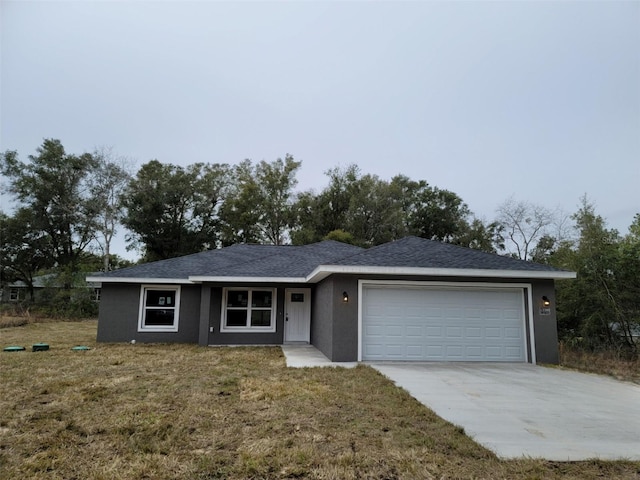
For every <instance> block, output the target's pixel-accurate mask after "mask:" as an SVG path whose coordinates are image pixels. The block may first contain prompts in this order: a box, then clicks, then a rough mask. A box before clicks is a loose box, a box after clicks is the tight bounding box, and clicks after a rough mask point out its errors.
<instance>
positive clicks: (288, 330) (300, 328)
mask: <svg viewBox="0 0 640 480" xmlns="http://www.w3.org/2000/svg"><path fill="white" fill-rule="evenodd" d="M284 296H285V301H284V341H285V342H305V343H309V335H310V331H311V289H310V288H287V289H286V290H285V291H284Z"/></svg>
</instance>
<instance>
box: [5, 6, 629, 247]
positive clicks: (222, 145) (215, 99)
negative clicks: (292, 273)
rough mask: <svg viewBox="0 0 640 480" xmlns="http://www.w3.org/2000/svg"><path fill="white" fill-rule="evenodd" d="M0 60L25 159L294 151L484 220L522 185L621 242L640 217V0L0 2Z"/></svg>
mask: <svg viewBox="0 0 640 480" xmlns="http://www.w3.org/2000/svg"><path fill="white" fill-rule="evenodd" d="M0 55H1V56H0V151H2V152H4V151H6V150H17V151H18V153H19V155H20V158H21V159H22V160H27V158H28V156H29V155H33V154H35V151H36V148H38V147H39V146H40V145H41V144H42V141H43V139H45V138H56V139H59V140H60V141H61V142H62V144H63V145H64V146H65V149H66V150H67V152H68V153H76V154H80V153H83V152H87V151H88V152H90V151H93V150H94V149H95V148H99V147H112V148H113V151H114V152H115V153H116V154H117V155H122V156H125V157H128V158H129V159H131V160H132V161H134V162H136V164H137V166H138V167H139V166H140V165H142V164H144V163H146V162H148V161H149V160H152V159H158V160H160V161H161V162H166V163H173V164H178V165H188V164H191V163H195V162H211V163H229V164H235V163H238V162H240V161H242V160H243V159H246V158H249V159H251V160H253V161H255V162H258V161H260V160H266V161H273V160H275V159H277V158H284V156H285V155H286V154H287V153H289V154H291V155H293V156H294V158H295V159H296V160H302V167H301V169H300V171H299V173H298V176H297V178H298V181H299V184H298V187H297V190H300V191H302V190H309V189H313V190H315V191H316V192H318V191H320V190H322V188H324V187H325V186H326V184H327V177H326V176H325V175H324V172H325V171H326V170H328V169H329V168H333V167H335V166H342V167H345V166H347V165H349V164H352V163H355V164H357V165H358V166H359V167H360V169H361V170H362V172H363V173H370V174H375V175H378V176H379V177H380V178H383V179H387V180H388V179H390V178H392V177H393V176H395V175H397V174H403V175H406V176H408V177H410V178H411V179H413V180H426V181H427V182H428V183H429V184H430V185H432V186H436V187H438V188H441V189H447V190H451V191H453V192H455V193H456V194H458V195H459V196H460V197H461V198H462V199H463V200H464V201H465V202H466V203H467V204H468V205H469V207H470V209H471V210H472V211H473V212H474V213H475V214H476V215H477V216H478V217H480V218H483V219H485V220H492V219H493V218H495V216H496V212H495V211H496V208H497V207H498V205H500V204H501V203H503V202H504V201H505V200H506V199H508V198H509V197H511V196H513V198H515V199H516V200H522V201H528V202H531V203H534V204H538V205H543V206H546V207H548V208H556V207H559V208H561V209H563V210H564V211H565V212H567V213H572V212H575V211H576V210H577V208H578V204H579V201H580V198H581V197H582V196H583V195H584V194H587V195H588V198H589V199H590V200H591V202H593V203H594V204H595V206H596V212H597V213H598V214H600V215H601V216H603V217H604V218H605V219H606V221H607V223H608V226H609V227H612V228H617V229H618V230H620V231H621V232H622V233H626V232H627V229H628V226H629V225H630V224H631V222H632V220H633V216H634V215H635V214H636V213H638V212H640V1H626V2H615V1H599V2H598V1H591V2H582V1H572V2H569V1H562V2H553V1H515V0H514V1H491V2H482V1H478V2H469V1H464V2H462V1H460V2H456V1H452V2H444V1H411V2H401V1H388V2H382V1H377V2H368V1H350V2H346V1H332V2H329V1H299V2H284V1H281V2H268V1H258V2H245V1H236V2H219V1H193V2H190V1H128V2H124V1H90V0H87V1H67V2H61V1H40V2H37V1H28V0H21V1H7V0H0ZM4 183H5V185H6V181H5V182H4ZM10 203H11V202H10V199H7V196H6V195H5V196H4V197H3V198H2V204H0V208H2V209H4V210H7V209H8V206H7V205H10ZM115 247H116V252H115V253H118V254H122V255H123V256H126V257H131V254H127V253H126V252H125V251H124V241H123V240H122V235H121V238H120V239H119V241H118V243H117V244H116V245H115Z"/></svg>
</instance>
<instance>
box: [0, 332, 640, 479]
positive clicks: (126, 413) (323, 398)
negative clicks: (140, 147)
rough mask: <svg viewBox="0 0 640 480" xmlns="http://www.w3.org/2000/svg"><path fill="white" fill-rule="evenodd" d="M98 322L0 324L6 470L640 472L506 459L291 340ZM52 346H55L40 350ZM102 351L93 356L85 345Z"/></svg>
mask: <svg viewBox="0 0 640 480" xmlns="http://www.w3.org/2000/svg"><path fill="white" fill-rule="evenodd" d="M95 333H96V322H95V321H85V322H56V323H35V324H28V325H24V326H17V327H10V328H4V329H0V347H5V346H7V345H23V346H26V347H28V349H27V351H24V352H17V353H7V352H0V368H1V372H2V390H1V392H0V412H1V415H0V478H3V479H4V478H30V479H39V478H43V479H44V478H46V479H67V480H68V479H143V478H147V479H175V478H186V479H214V478H237V479H245V478H318V479H356V478H362V479H365V478H369V479H393V478H407V479H421V478H424V479H431V478H433V479H442V478H468V479H472V478H487V479H489V478H491V479H496V478H508V479H524V478H527V479H530V478H533V479H535V478H540V479H546V478H576V479H578V478H580V479H585V478H587V479H588V478H638V476H639V472H640V462H601V461H592V462H574V463H559V462H547V461H541V460H518V461H501V460H499V459H497V458H496V457H495V456H494V455H493V454H492V453H491V452H490V451H488V450H486V449H484V448H483V447H481V446H479V445H478V444H476V443H475V442H473V441H472V440H471V439H470V438H468V437H467V436H466V435H465V434H464V432H463V431H461V430H460V429H459V428H456V427H455V426H453V425H451V424H448V423H447V422H445V421H444V420H442V419H440V418H439V417H437V416H436V415H435V414H433V413H432V412H431V411H430V410H428V409H426V408H425V407H423V406H422V405H421V404H419V403H418V402H417V401H415V400H414V399H413V398H412V397H410V396H409V395H408V394H407V393H406V392H405V391H403V390H400V389H398V388H396V387H395V386H394V385H393V384H392V383H391V382H390V381H388V380H387V379H386V378H384V377H383V376H382V375H380V374H379V373H377V372H376V371H375V370H373V369H371V368H369V367H366V366H360V367H357V368H355V369H340V368H338V369H334V368H315V369H288V368H286V367H285V362H284V357H283V355H282V352H281V350H280V348H276V347H274V348H265V347H263V348H259V347H258V348H202V347H197V346H193V345H141V344H136V345H130V344H117V345H115V344H109V345H107V344H96V343H95ZM38 342H46V343H48V344H50V346H51V349H50V350H49V351H47V352H35V353H34V352H31V351H30V346H31V345H32V344H34V343H38ZM78 344H82V345H87V346H90V347H92V349H91V350H89V351H86V352H75V351H72V350H71V347H72V346H74V345H78Z"/></svg>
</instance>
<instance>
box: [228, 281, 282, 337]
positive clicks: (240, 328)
mask: <svg viewBox="0 0 640 480" xmlns="http://www.w3.org/2000/svg"><path fill="white" fill-rule="evenodd" d="M234 291H235V292H237V291H246V292H248V298H247V307H246V311H247V322H246V323H245V325H244V326H228V325H227V303H228V295H229V292H234ZM253 292H271V318H270V324H269V326H268V327H253V326H251V311H252V310H253V309H254V308H255V310H258V311H265V310H267V309H266V308H264V307H252V306H251V300H252V298H253ZM221 303H222V311H221V313H220V332H223V333H225V332H227V333H230V332H251V333H274V332H275V331H276V312H277V304H278V289H277V288H275V287H224V288H223V289H222V302H221ZM232 308H233V309H234V310H245V308H241V307H232Z"/></svg>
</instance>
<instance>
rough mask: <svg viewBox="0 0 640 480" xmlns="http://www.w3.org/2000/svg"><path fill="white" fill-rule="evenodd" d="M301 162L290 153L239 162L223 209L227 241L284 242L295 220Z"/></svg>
mask: <svg viewBox="0 0 640 480" xmlns="http://www.w3.org/2000/svg"><path fill="white" fill-rule="evenodd" d="M300 165H301V162H299V161H296V160H294V158H293V157H292V156H291V155H289V154H287V155H286V156H285V158H284V160H283V159H281V158H278V159H277V160H275V161H273V162H266V161H264V160H263V161H261V162H260V163H258V164H257V165H255V166H254V165H253V164H252V162H251V160H244V161H243V162H241V163H240V164H238V165H237V166H236V167H235V169H234V172H233V182H232V187H231V191H230V192H229V195H228V196H227V199H226V201H225V202H224V205H223V207H222V209H221V212H220V217H221V220H222V223H223V226H222V229H223V244H225V245H230V244H233V243H270V244H273V245H282V244H283V243H286V242H287V241H288V239H289V237H290V229H291V226H292V224H293V223H294V213H293V204H294V201H293V198H294V192H293V189H294V187H295V186H296V184H297V179H296V173H297V171H298V169H299V168H300Z"/></svg>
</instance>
